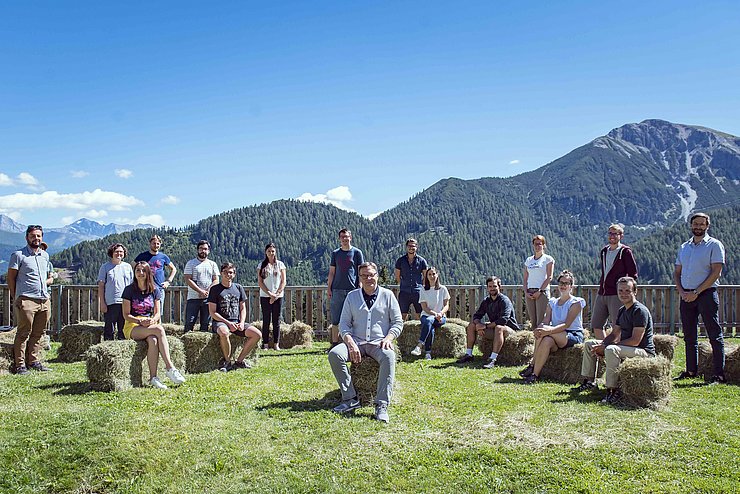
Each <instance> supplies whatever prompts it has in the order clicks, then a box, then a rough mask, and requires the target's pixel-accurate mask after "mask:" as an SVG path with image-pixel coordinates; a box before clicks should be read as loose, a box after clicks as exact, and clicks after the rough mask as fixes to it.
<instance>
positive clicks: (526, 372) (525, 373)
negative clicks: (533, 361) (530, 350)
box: [519, 365, 534, 377]
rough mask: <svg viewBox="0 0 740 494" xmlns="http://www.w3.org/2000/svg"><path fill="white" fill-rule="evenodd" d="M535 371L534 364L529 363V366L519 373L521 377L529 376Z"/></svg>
mask: <svg viewBox="0 0 740 494" xmlns="http://www.w3.org/2000/svg"><path fill="white" fill-rule="evenodd" d="M533 372H534V366H533V365H528V366H526V367H525V368H524V369H522V370H520V371H519V375H520V376H521V377H528V376H530V375H531V374H532V373H533Z"/></svg>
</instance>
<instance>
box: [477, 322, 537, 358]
mask: <svg viewBox="0 0 740 494" xmlns="http://www.w3.org/2000/svg"><path fill="white" fill-rule="evenodd" d="M494 333H495V330H494V329H493V328H487V329H486V330H485V334H484V335H483V336H482V337H480V336H479V337H478V339H477V343H478V350H480V352H481V353H482V354H483V358H484V360H488V357H490V356H491V352H492V351H493V336H494ZM533 350H534V337H533V336H532V332H531V331H514V330H513V329H511V328H509V327H506V334H505V335H504V345H503V346H502V347H501V351H499V353H498V358H497V359H496V363H497V364H498V365H505V366H506V365H522V364H526V363H528V362H529V361H530V360H531V358H532V355H533Z"/></svg>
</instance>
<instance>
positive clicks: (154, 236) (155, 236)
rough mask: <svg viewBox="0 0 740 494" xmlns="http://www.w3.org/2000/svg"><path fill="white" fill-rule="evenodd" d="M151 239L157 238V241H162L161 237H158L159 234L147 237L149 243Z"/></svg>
mask: <svg viewBox="0 0 740 494" xmlns="http://www.w3.org/2000/svg"><path fill="white" fill-rule="evenodd" d="M152 240H159V243H164V242H162V237H160V236H159V235H152V236H151V237H149V243H151V242H152Z"/></svg>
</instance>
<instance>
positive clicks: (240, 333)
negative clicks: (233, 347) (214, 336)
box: [211, 321, 247, 338]
mask: <svg viewBox="0 0 740 494" xmlns="http://www.w3.org/2000/svg"><path fill="white" fill-rule="evenodd" d="M231 322H239V321H231ZM219 326H226V324H225V323H222V322H221V321H219V322H216V321H213V324H212V325H211V333H217V332H218V327H219ZM229 331H231V330H229ZM231 334H235V335H237V336H241V337H243V338H246V337H247V333H246V331H244V330H243V329H240V330H239V331H231Z"/></svg>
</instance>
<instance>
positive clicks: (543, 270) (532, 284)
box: [524, 254, 555, 290]
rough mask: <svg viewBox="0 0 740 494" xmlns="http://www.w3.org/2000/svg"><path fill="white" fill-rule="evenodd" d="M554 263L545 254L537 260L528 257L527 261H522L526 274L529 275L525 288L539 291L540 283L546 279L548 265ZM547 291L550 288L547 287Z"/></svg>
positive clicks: (553, 260)
mask: <svg viewBox="0 0 740 494" xmlns="http://www.w3.org/2000/svg"><path fill="white" fill-rule="evenodd" d="M554 262H555V259H553V258H552V257H550V256H548V255H547V254H542V255H541V256H540V258H539V259H535V258H534V256H529V257H528V258H527V260H526V261H524V267H526V268H527V273H528V274H529V276H528V277H527V288H537V289H538V290H539V289H540V287H541V286H542V283H543V282H544V281H545V279H546V278H547V266H548V264H552V263H554ZM549 289H550V287H547V290H549Z"/></svg>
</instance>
